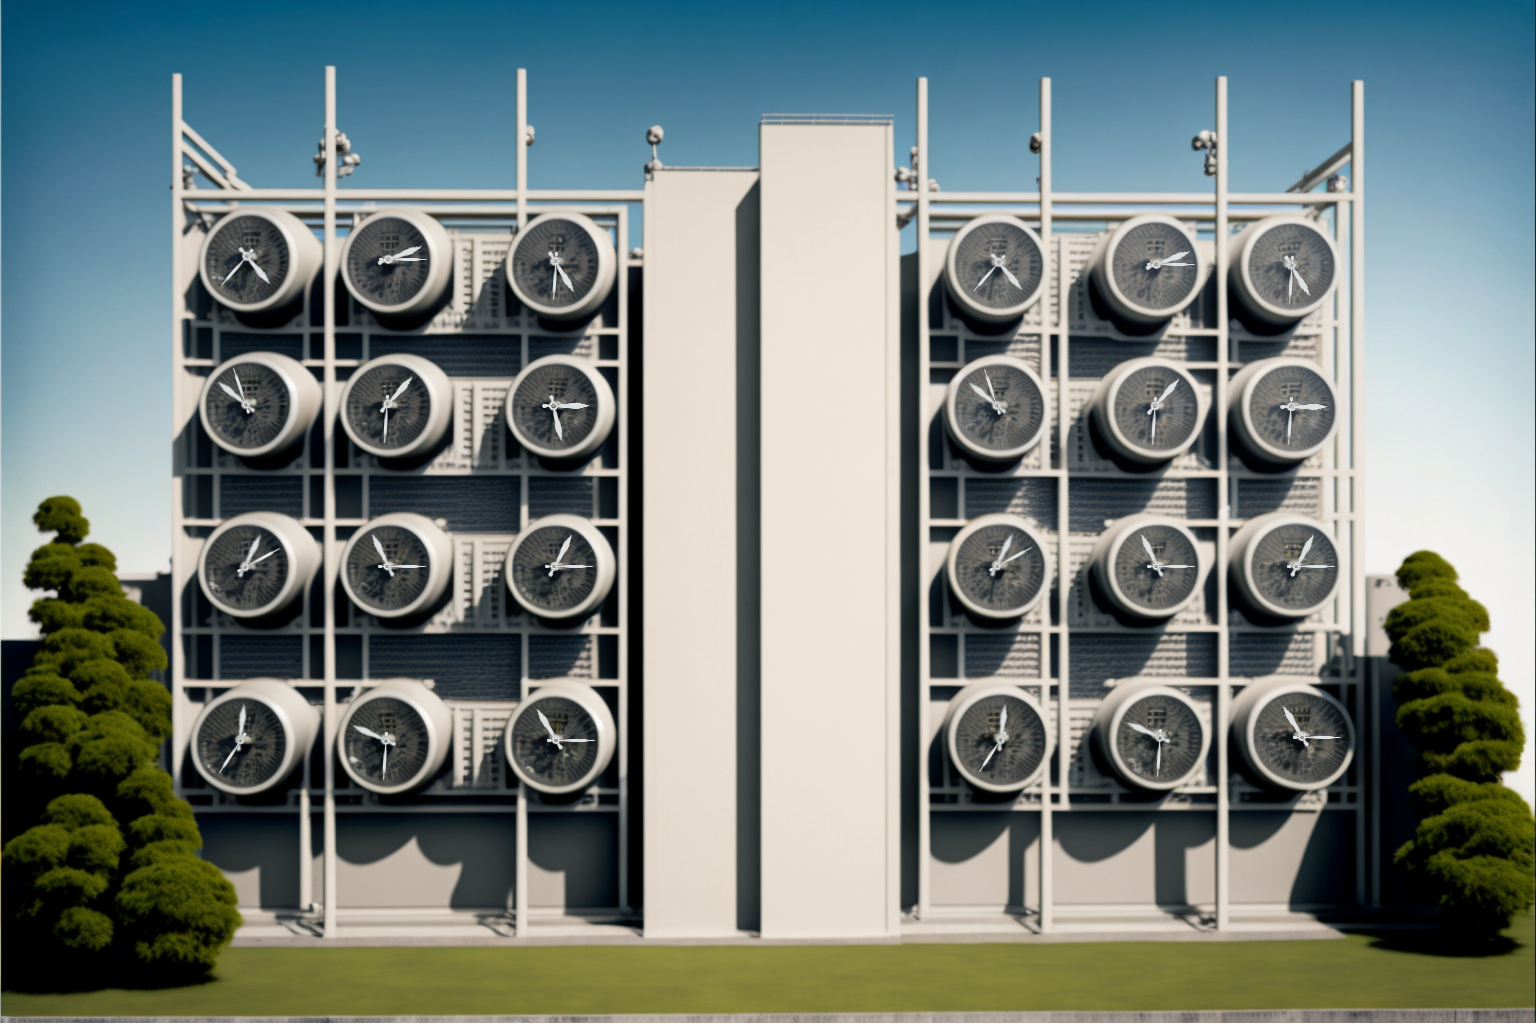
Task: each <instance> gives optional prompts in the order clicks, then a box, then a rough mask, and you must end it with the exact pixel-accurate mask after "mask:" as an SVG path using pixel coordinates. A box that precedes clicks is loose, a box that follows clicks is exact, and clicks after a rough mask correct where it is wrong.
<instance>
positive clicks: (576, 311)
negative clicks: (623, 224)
mask: <svg viewBox="0 0 1536 1024" xmlns="http://www.w3.org/2000/svg"><path fill="white" fill-rule="evenodd" d="M555 258H558V259H559V260H560V261H561V263H560V264H559V267H558V268H557V265H556V264H555V263H554V262H553V259H555ZM567 268H569V269H567ZM562 271H564V273H563V274H562ZM572 271H574V272H575V278H574V279H572V277H571V274H572ZM617 276H618V257H617V256H616V255H615V254H614V251H613V239H612V238H610V237H609V236H608V232H607V231H605V230H603V229H602V228H600V227H598V226H597V223H596V222H595V221H593V220H592V218H591V217H588V216H586V215H585V214H580V213H576V212H575V211H573V210H541V211H539V215H538V217H536V218H535V219H533V220H531V221H529V222H528V224H527V226H526V227H524V228H523V229H522V230H521V231H519V232H518V235H517V238H516V240H515V241H513V243H512V251H511V252H510V253H509V254H508V255H507V283H508V284H510V285H511V286H512V293H513V294H514V295H516V296H517V301H518V302H521V303H522V304H523V305H524V306H525V307H526V308H528V309H530V310H532V311H533V312H534V313H535V314H537V315H538V316H541V317H543V318H544V319H546V320H554V321H557V322H559V321H579V320H586V319H587V318H589V317H591V316H592V315H593V314H594V313H596V312H597V311H598V310H599V309H601V308H602V305H603V303H604V302H606V301H607V300H608V294H609V292H611V291H613V283H614V280H615V278H616V277H617ZM546 280H547V281H548V282H549V283H548V285H546V284H545V281H546ZM577 280H579V281H580V282H581V286H580V289H579V290H576V289H573V287H572V286H574V285H575V284H576V281H577Z"/></svg>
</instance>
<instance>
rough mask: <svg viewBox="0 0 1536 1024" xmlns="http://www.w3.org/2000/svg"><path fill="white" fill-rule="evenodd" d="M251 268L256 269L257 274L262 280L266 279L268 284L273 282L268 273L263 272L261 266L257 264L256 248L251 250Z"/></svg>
mask: <svg viewBox="0 0 1536 1024" xmlns="http://www.w3.org/2000/svg"><path fill="white" fill-rule="evenodd" d="M251 269H252V270H254V271H256V276H257V277H259V278H261V279H262V281H264V282H265V283H267V284H271V283H272V279H271V278H269V277H267V275H266V274H264V273H262V270H261V268H260V267H259V266H257V265H256V250H254V249H252V250H251Z"/></svg>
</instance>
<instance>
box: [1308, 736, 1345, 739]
mask: <svg viewBox="0 0 1536 1024" xmlns="http://www.w3.org/2000/svg"><path fill="white" fill-rule="evenodd" d="M1343 738H1344V737H1343V736H1308V737H1307V739H1309V740H1341V739H1343Z"/></svg>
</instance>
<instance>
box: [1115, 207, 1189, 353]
mask: <svg viewBox="0 0 1536 1024" xmlns="http://www.w3.org/2000/svg"><path fill="white" fill-rule="evenodd" d="M1092 267H1093V269H1092V270H1091V271H1090V274H1091V280H1092V282H1093V288H1094V290H1095V293H1096V294H1097V295H1098V296H1099V297H1100V298H1101V299H1102V300H1103V302H1104V303H1105V305H1107V306H1108V307H1109V312H1110V315H1111V316H1112V317H1114V318H1115V319H1117V320H1120V321H1124V322H1126V323H1127V324H1130V325H1134V326H1136V327H1141V328H1149V327H1154V326H1156V325H1158V324H1161V323H1164V322H1166V321H1167V320H1168V318H1169V317H1172V316H1173V315H1174V314H1175V313H1177V312H1179V311H1180V310H1182V309H1183V308H1184V307H1185V306H1187V305H1189V304H1190V302H1192V301H1194V298H1195V295H1196V293H1197V292H1199V290H1200V283H1201V282H1202V281H1203V280H1204V279H1205V258H1204V257H1203V256H1202V255H1201V253H1200V247H1199V246H1198V245H1196V244H1195V236H1194V235H1193V234H1192V233H1191V232H1190V231H1189V229H1188V228H1186V227H1185V226H1184V225H1183V224H1182V223H1180V222H1179V221H1177V220H1175V219H1174V218H1172V217H1165V216H1163V215H1162V214H1147V215H1145V216H1141V217H1132V218H1131V219H1130V220H1128V221H1126V222H1125V223H1124V224H1121V225H1120V226H1119V227H1118V228H1116V229H1115V230H1114V231H1112V232H1110V233H1109V234H1108V235H1106V236H1105V238H1104V240H1103V241H1102V242H1100V243H1099V247H1098V249H1097V251H1095V252H1094V254H1093V261H1092Z"/></svg>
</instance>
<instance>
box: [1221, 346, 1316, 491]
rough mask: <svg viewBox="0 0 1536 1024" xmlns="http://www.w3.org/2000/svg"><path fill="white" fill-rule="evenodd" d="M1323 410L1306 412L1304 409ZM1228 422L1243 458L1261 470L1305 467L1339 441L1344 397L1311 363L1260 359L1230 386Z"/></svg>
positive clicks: (1245, 368) (1239, 373) (1235, 378)
mask: <svg viewBox="0 0 1536 1024" xmlns="http://www.w3.org/2000/svg"><path fill="white" fill-rule="evenodd" d="M1319 405H1320V406H1322V407H1323V408H1321V409H1317V408H1305V409H1304V408H1301V406H1319ZM1227 416H1228V421H1229V422H1230V424H1231V427H1232V433H1233V439H1234V440H1235V441H1236V442H1237V445H1238V448H1239V449H1240V450H1241V452H1242V454H1243V455H1244V456H1246V457H1247V458H1248V459H1250V460H1251V461H1253V462H1255V463H1258V464H1259V468H1261V469H1263V468H1266V467H1272V468H1285V467H1288V466H1294V465H1296V464H1297V463H1299V462H1303V461H1305V460H1306V459H1307V458H1308V457H1310V456H1312V455H1314V454H1316V453H1317V452H1320V451H1322V450H1323V447H1324V446H1325V445H1327V444H1328V442H1329V441H1331V440H1333V435H1334V432H1335V431H1336V430H1338V425H1339V393H1338V389H1337V388H1335V387H1334V386H1333V381H1331V380H1329V379H1328V376H1327V374H1325V373H1323V372H1322V368H1321V367H1320V366H1318V365H1317V363H1315V362H1313V361H1311V360H1310V359H1295V358H1290V357H1281V358H1277V359H1260V360H1258V361H1256V362H1252V363H1249V364H1248V365H1247V366H1245V367H1243V368H1242V369H1241V370H1240V371H1238V373H1237V375H1236V376H1234V377H1233V378H1232V381H1231V383H1230V384H1228V385H1227Z"/></svg>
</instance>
